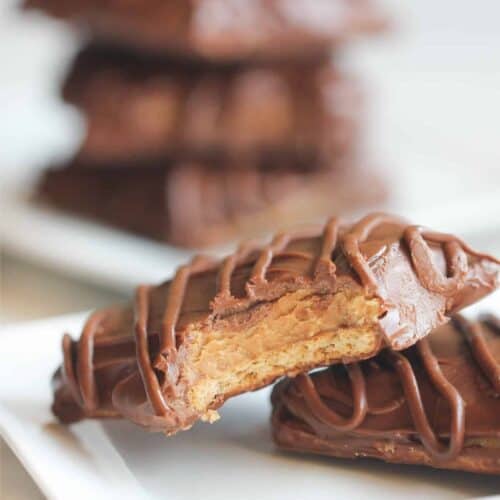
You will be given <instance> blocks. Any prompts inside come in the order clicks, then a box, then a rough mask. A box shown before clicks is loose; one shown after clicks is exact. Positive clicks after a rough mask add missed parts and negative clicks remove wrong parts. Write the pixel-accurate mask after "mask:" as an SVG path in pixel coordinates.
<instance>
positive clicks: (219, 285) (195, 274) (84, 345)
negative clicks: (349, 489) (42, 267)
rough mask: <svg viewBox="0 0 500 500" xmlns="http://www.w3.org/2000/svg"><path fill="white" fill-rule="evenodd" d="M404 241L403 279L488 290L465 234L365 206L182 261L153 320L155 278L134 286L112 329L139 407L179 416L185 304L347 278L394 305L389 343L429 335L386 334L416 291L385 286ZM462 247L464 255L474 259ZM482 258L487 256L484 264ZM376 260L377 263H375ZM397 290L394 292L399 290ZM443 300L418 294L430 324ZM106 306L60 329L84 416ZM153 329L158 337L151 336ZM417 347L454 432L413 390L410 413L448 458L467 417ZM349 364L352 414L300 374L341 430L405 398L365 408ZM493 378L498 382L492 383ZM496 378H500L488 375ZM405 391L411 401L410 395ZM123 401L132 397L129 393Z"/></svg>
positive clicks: (346, 282)
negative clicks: (127, 322) (344, 221)
mask: <svg viewBox="0 0 500 500" xmlns="http://www.w3.org/2000/svg"><path fill="white" fill-rule="evenodd" d="M405 245H406V247H405ZM430 245H432V246H433V249H432V251H434V252H435V251H439V250H440V247H441V246H442V255H443V257H444V260H445V262H446V264H445V268H444V272H443V271H442V270H441V269H440V268H438V267H437V266H436V264H435V263H434V261H433V259H432V255H431V249H430ZM390 249H392V250H390ZM403 250H408V254H409V255H408V257H409V259H410V261H411V263H412V268H407V270H406V271H405V272H407V275H405V276H406V278H405V280H406V281H405V283H407V282H411V280H414V281H415V282H416V283H419V285H418V286H419V287H421V289H422V290H423V289H427V290H429V292H432V293H438V290H439V294H440V295H439V296H437V298H433V299H432V300H439V301H441V300H442V298H441V296H446V297H447V298H453V296H454V293H453V292H456V293H458V292H460V293H462V297H461V301H460V304H461V305H463V304H464V303H465V302H467V300H464V297H463V295H466V294H467V293H468V291H467V290H466V288H465V287H466V285H467V286H468V285H470V283H471V282H472V283H473V285H474V286H473V288H474V294H475V295H473V299H476V298H477V297H478V290H479V292H480V294H485V293H487V292H488V291H490V290H492V289H493V288H495V286H496V285H497V279H498V269H497V267H496V264H498V263H499V261H498V260H496V259H494V258H493V257H489V256H485V255H482V254H479V253H477V252H473V251H472V250H471V249H470V248H469V247H467V246H466V245H465V244H464V243H463V242H461V241H460V240H458V239H456V238H454V237H452V236H449V235H441V234H438V233H431V232H428V231H422V230H421V229H420V228H419V227H417V226H407V225H406V224H405V223H404V222H403V221H402V220H401V219H399V218H396V217H393V216H390V215H386V214H372V215H369V216H367V217H365V218H364V219H361V220H360V221H359V222H358V223H357V224H355V225H353V226H341V225H340V223H339V220H338V219H337V218H332V219H330V220H329V221H328V222H327V223H326V224H325V226H324V227H322V228H319V229H318V228H312V229H310V230H303V231H298V232H286V233H280V234H278V235H277V236H276V237H275V238H274V239H273V240H272V241H271V243H270V244H269V245H267V246H264V247H263V248H259V247H258V246H257V245H255V244H254V243H248V244H244V245H242V246H240V247H239V249H238V250H237V251H236V252H235V253H234V254H232V255H230V256H229V257H226V258H225V259H224V260H222V261H221V262H214V261H213V260H211V259H209V258H206V257H197V258H195V259H193V261H192V262H191V263H189V264H187V265H185V266H182V267H180V268H179V270H178V271H177V273H176V275H175V277H174V278H173V280H172V281H171V282H170V283H167V284H165V285H163V286H164V287H165V288H161V287H158V288H161V289H162V290H164V289H165V290H166V299H161V300H164V301H165V302H164V306H163V309H161V310H160V311H159V312H160V317H162V320H161V324H160V325H159V327H158V325H156V326H155V327H154V328H152V327H151V322H152V321H156V319H155V318H157V317H158V309H156V310H153V309H152V307H153V299H152V295H153V294H155V297H157V298H158V297H163V291H162V292H161V294H160V295H158V293H159V292H158V291H157V290H158V288H157V287H150V286H141V287H139V288H138V289H137V292H136V296H135V302H134V307H133V311H134V316H135V320H134V322H135V325H134V328H133V329H131V330H132V331H133V332H134V334H133V335H132V336H131V337H130V336H128V334H127V335H118V336H117V337H116V338H115V340H114V344H113V346H114V348H116V349H118V348H119V345H121V346H122V347H121V348H124V349H126V351H127V353H129V351H130V353H132V352H133V349H131V348H132V346H135V360H134V359H133V358H132V359H129V358H127V360H126V362H127V363H128V365H127V366H130V370H132V373H131V371H130V370H128V371H127V373H126V375H127V377H128V379H130V384H131V385H130V387H132V386H133V387H134V391H135V390H136V389H138V385H137V384H138V383H139V384H142V390H143V393H144V398H145V402H146V403H149V406H150V408H149V409H148V410H145V411H147V412H148V414H151V413H152V415H150V416H152V417H158V418H159V419H160V420H162V421H163V423H164V425H165V426H166V427H168V426H170V427H175V426H177V425H178V424H179V422H178V415H177V410H175V409H174V406H173V405H172V403H173V402H174V401H176V400H177V398H178V397H181V396H180V395H179V394H178V387H177V385H178V382H179V378H180V377H181V375H182V363H183V361H182V360H181V359H179V346H180V345H182V343H183V342H184V335H183V331H184V329H185V325H186V324H189V321H190V319H187V318H191V317H192V316H189V311H191V310H192V311H195V312H196V315H197V317H202V318H207V319H208V318H212V319H217V318H222V317H225V316H229V315H231V314H233V313H234V312H237V311H246V310H249V309H250V308H251V307H252V306H254V305H256V304H258V303H260V302H264V301H272V300H275V299H278V298H279V297H280V296H282V295H284V294H285V293H287V292H293V291H296V290H299V289H302V288H303V289H308V290H312V291H313V293H318V294H327V293H335V292H336V290H337V289H338V288H345V287H351V288H352V289H355V290H356V293H359V291H363V287H364V291H365V293H366V294H368V295H370V296H374V297H377V298H379V299H380V300H381V301H382V306H383V307H382V310H383V309H384V308H385V309H387V308H393V311H395V312H396V315H395V317H396V323H395V324H394V325H392V324H390V325H387V323H382V318H381V320H380V321H381V322H380V329H381V332H384V333H387V332H388V328H390V329H391V330H390V331H389V333H388V334H387V335H386V337H385V341H386V345H388V346H390V347H393V348H396V349H401V348H405V347H408V346H409V345H411V344H413V343H414V342H415V341H416V340H418V338H421V337H423V336H424V335H426V334H427V333H428V331H429V327H426V326H425V325H426V324H424V327H421V329H420V330H417V329H415V330H413V333H412V335H410V336H408V337H406V338H405V339H404V341H403V342H401V341H399V339H398V342H396V341H395V340H394V339H393V338H392V337H391V335H390V333H391V332H398V331H399V330H401V328H402V324H404V322H405V321H407V318H401V317H400V316H398V315H399V314H400V310H401V311H403V312H404V311H405V310H407V309H408V308H409V307H411V308H413V307H414V306H413V304H414V300H415V297H414V296H411V299H410V300H411V301H412V302H411V304H410V305H407V304H406V303H405V302H402V303H401V307H399V306H398V303H397V300H396V301H395V300H394V297H393V296H392V295H390V293H389V296H390V298H391V300H390V301H388V300H386V296H387V294H388V291H387V290H388V288H387V282H386V281H384V280H386V279H387V276H388V275H389V274H390V273H394V269H391V268H390V267H386V266H388V265H387V261H388V259H390V258H391V255H395V254H396V255H397V256H398V258H397V260H396V261H395V262H396V263H397V266H396V267H395V269H397V271H396V272H397V273H399V274H401V267H400V263H402V264H404V265H407V264H406V259H407V257H406V255H405V252H404V251H403ZM390 252H392V254H391V253H390ZM466 254H469V255H470V259H469V258H468V256H467V255H466ZM392 258H394V257H392ZM483 260H485V261H486V262H484V263H483V262H482V261H483ZM375 264H377V265H378V267H377V268H376V266H375ZM492 264H493V265H492ZM381 266H382V267H381ZM488 266H489V267H488ZM384 273H385V274H384ZM447 273H449V274H450V277H448V276H447ZM469 275H470V276H469ZM192 280H193V281H192ZM477 284H479V286H477ZM412 286H413V285H412ZM360 287H361V288H360ZM422 287H423V288H422ZM198 288H200V290H202V291H201V292H200V293H202V294H205V295H206V294H207V293H210V294H213V295H212V296H209V297H206V298H203V300H206V302H196V304H195V305H193V304H194V302H193V297H192V294H193V293H198V291H197V290H198ZM421 289H420V288H419V289H418V293H421V294H422V293H424V292H422V291H421ZM207 290H210V292H207ZM398 293H399V291H398ZM426 293H427V292H426ZM203 297H205V296H203ZM396 299H398V300H399V298H398V297H396ZM466 299H467V298H466ZM426 300H427V299H426ZM439 301H438V302H434V303H423V304H424V306H425V307H426V309H425V310H423V313H425V314H430V316H429V317H431V318H432V320H431V322H430V323H428V324H430V325H431V326H434V325H435V324H436V323H438V322H439V321H440V322H442V321H443V319H444V314H445V313H446V312H447V308H446V307H445V304H443V302H439ZM161 303H162V302H161V301H160V302H159V301H158V300H156V299H155V301H154V307H156V308H157V307H158V304H161ZM202 304H208V309H209V310H208V311H206V312H204V309H203V307H207V306H205V305H202ZM160 307H161V306H160ZM200 308H201V309H200ZM429 308H430V309H429ZM154 311H156V312H154ZM413 314H414V313H413ZM109 315H110V310H103V311H99V312H96V313H94V314H93V315H92V316H91V317H90V318H89V320H88V321H87V323H86V325H85V327H84V329H83V333H82V336H81V338H80V340H79V342H78V344H77V345H75V344H73V343H72V342H71V339H70V337H69V336H68V335H65V336H64V338H63V353H64V362H63V368H64V369H63V380H64V381H65V382H66V383H67V386H68V389H69V392H70V393H71V395H72V398H73V400H74V403H76V404H77V405H78V406H79V407H80V408H81V409H82V410H83V412H84V414H86V415H89V416H90V415H94V414H95V412H96V410H98V408H99V407H100V406H101V401H99V397H98V390H97V389H98V387H97V385H96V380H95V370H96V367H95V366H94V362H93V358H94V351H95V348H96V346H95V343H96V341H95V339H96V336H97V335H98V333H99V332H100V331H101V330H103V332H104V333H106V325H105V321H106V320H107V318H108V316H109ZM186 315H187V317H186ZM433 315H434V316H436V318H434V316H433ZM180 318H182V327H179V320H180ZM385 319H386V318H384V320H385ZM155 324H156V323H155ZM438 324H439V323H438ZM410 326H413V327H415V326H416V325H410ZM426 328H427V329H426ZM127 331H128V330H127ZM153 337H154V342H151V340H152V339H153ZM99 338H101V337H99ZM475 338H477V335H476V337H475ZM129 344H131V345H130V346H129ZM473 344H474V346H475V347H474V352H475V353H476V354H475V356H476V357H477V358H480V359H481V364H482V366H484V367H485V368H484V369H485V372H486V373H487V374H488V376H489V378H490V380H498V365H494V363H492V361H491V360H489V361H488V359H489V358H488V356H487V353H486V354H485V352H483V351H484V349H483V348H482V347H481V342H480V340H475V341H474V342H473ZM98 345H99V344H98ZM123 346H128V347H123ZM379 348H380V347H379ZM419 352H420V354H421V357H422V359H423V361H424V364H425V365H426V369H427V370H428V372H429V374H430V377H431V378H432V380H433V383H434V384H435V386H436V387H438V388H439V391H440V392H442V393H443V395H445V397H446V399H447V401H448V402H449V405H450V407H451V408H452V410H453V412H454V415H455V416H456V418H455V420H454V423H453V425H452V436H453V439H452V440H451V441H452V442H451V444H450V447H449V449H448V450H445V449H443V447H442V446H441V444H440V443H439V442H438V441H437V438H435V436H434V435H433V434H432V429H430V426H429V425H428V422H427V421H426V419H425V414H424V413H422V412H421V411H420V410H419V406H418V398H417V396H415V398H413V400H412V401H414V402H415V400H416V401H417V402H416V403H415V404H413V406H412V408H414V411H415V415H417V414H418V415H417V416H416V417H415V418H416V419H418V420H419V432H421V433H422V434H423V435H424V434H425V437H424V439H425V440H426V443H427V444H426V446H428V447H429V452H430V453H432V454H433V455H435V456H441V455H442V456H445V457H446V456H448V455H450V454H453V453H455V452H456V449H457V447H459V444H460V429H461V425H462V424H463V423H461V418H459V417H460V415H458V413H459V410H460V402H459V400H458V399H457V398H456V397H455V396H456V395H454V394H453V391H452V390H451V389H450V387H448V386H447V385H446V383H445V382H446V381H445V380H444V379H443V378H442V377H441V376H440V372H439V366H438V365H437V364H436V362H435V360H434V358H433V357H432V353H431V352H430V351H429V350H428V349H427V348H426V347H425V343H424V344H421V347H419ZM127 355H129V354H127ZM391 356H392V357H391V359H392V361H393V362H394V363H395V365H398V366H401V368H400V370H401V378H402V383H403V387H404V388H406V389H405V391H408V393H409V394H410V393H411V390H412V389H411V383H412V381H411V380H410V379H407V378H404V377H406V375H405V374H406V371H405V370H406V368H405V367H404V361H401V358H400V357H398V356H401V355H397V354H396V353H393V354H392V355H391ZM75 362H76V371H75V366H74V364H75ZM110 362H111V363H115V362H116V363H125V360H123V359H122V358H120V359H118V358H116V360H112V361H110ZM134 365H135V368H134ZM134 370H135V371H134ZM348 373H349V377H350V380H351V383H352V392H353V394H354V402H353V403H352V415H351V417H349V418H344V417H342V416H341V415H338V414H336V413H331V411H327V410H328V409H327V408H325V407H323V406H322V405H321V404H320V403H321V401H320V400H318V398H317V396H316V395H315V394H314V392H313V388H312V387H311V382H310V380H309V379H308V378H307V376H301V377H299V383H300V384H301V387H302V388H303V389H304V391H303V392H304V393H305V394H308V396H307V397H308V400H309V401H310V402H311V405H312V406H314V407H315V408H316V413H317V415H318V418H320V419H321V418H324V419H326V422H327V423H328V424H329V425H331V426H332V427H334V428H336V429H338V430H342V429H343V430H345V429H354V428H356V427H357V426H359V424H360V422H362V421H363V420H364V418H365V417H366V415H369V414H382V413H384V412H389V411H393V410H394V409H397V408H399V407H400V405H401V404H402V399H401V398H398V399H396V400H394V401H392V402H391V403H390V404H388V405H383V406H382V407H380V408H375V407H374V408H370V407H369V405H368V404H367V400H366V393H365V389H364V380H363V377H362V373H361V372H360V371H359V369H358V368H356V367H355V365H353V367H351V368H349V369H348ZM495 377H496V378H495ZM113 380H114V382H113V383H114V384H116V385H117V386H118V385H119V386H120V391H121V394H122V395H123V394H124V393H126V391H127V390H128V389H127V386H126V384H125V383H124V382H125V380H123V379H122V380H115V379H114V378H113ZM495 383H496V384H498V382H495ZM492 384H493V385H494V386H495V387H498V385H495V384H494V383H493V382H492ZM113 391H114V388H113V387H111V388H109V393H110V394H111V393H113ZM114 392H116V391H114ZM414 392H415V391H414ZM417 392H418V391H417ZM106 394H107V393H106ZM405 395H406V392H405ZM136 399H137V398H136ZM406 399H407V400H408V396H407V395H406ZM134 401H136V400H134ZM115 403H116V404H115ZM118 403H119V398H118V399H116V401H115V396H113V405H114V406H115V407H117V405H118ZM124 404H125V405H128V404H132V403H131V402H130V401H127V402H125V403H124ZM134 404H135V403H134ZM122 406H123V405H122ZM119 413H121V414H124V411H122V410H119ZM462 413H463V410H462ZM140 418H142V417H140ZM136 420H137V419H136ZM179 425H180V424H179ZM462 427H463V425H462ZM433 436H434V437H433ZM462 438H463V436H462Z"/></svg>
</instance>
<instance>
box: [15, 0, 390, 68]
mask: <svg viewBox="0 0 500 500" xmlns="http://www.w3.org/2000/svg"><path fill="white" fill-rule="evenodd" d="M24 5H25V7H27V8H37V9H42V10H44V11H45V12H47V13H50V14H51V15H53V16H56V17H60V18H63V19H68V20H71V21H72V22H74V23H75V24H76V25H77V26H80V27H84V28H87V29H88V30H89V31H90V32H91V34H92V35H93V36H94V37H97V38H102V39H106V40H114V41H116V42H119V43H121V44H124V45H129V46H134V47H141V48H142V49H147V50H149V51H156V52H161V53H170V54H171V53H175V54H178V55H182V56H184V57H187V56H189V57H197V58H207V59H212V60H219V61H220V60H240V59H256V58H257V59H267V60H269V59H297V58H300V59H310V58H311V57H314V56H315V55H318V54H324V53H325V52H326V51H328V50H329V49H330V47H331V46H332V45H337V44H338V43H340V42H342V41H344V40H345V39H347V38H352V37H353V36H355V35H358V34H360V33H366V32H372V31H378V30H380V29H381V28H382V27H384V25H385V19H383V17H382V15H381V14H380V12H379V11H378V9H377V8H376V7H375V6H374V5H373V3H372V2H371V1H370V0H323V1H321V2H320V1H319V0H315V2H313V3H311V2H310V1H309V0H278V1H276V0H169V1H158V0H146V1H142V0H126V1H124V0H121V1H116V0H114V1H112V2H110V1H102V0H70V1H67V0H43V1H41V0H26V1H25V3H24Z"/></svg>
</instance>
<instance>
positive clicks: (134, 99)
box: [63, 44, 361, 165]
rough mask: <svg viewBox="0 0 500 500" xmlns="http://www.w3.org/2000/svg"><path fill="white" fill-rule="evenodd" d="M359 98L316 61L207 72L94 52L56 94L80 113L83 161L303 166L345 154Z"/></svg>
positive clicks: (104, 49)
mask: <svg viewBox="0 0 500 500" xmlns="http://www.w3.org/2000/svg"><path fill="white" fill-rule="evenodd" d="M304 74H307V78H304ZM360 94H361V92H360V90H359V87H358V85H357V84H356V82H355V81H353V80H352V79H350V78H348V77H344V76H342V75H341V74H340V73H339V72H338V71H337V70H336V69H335V68H334V67H333V66H332V65H331V64H330V63H328V62H326V63H324V61H323V63H317V62H312V63H308V64H304V65H301V66H296V65H281V66H278V67H275V66H272V67H271V66H262V65H261V66H250V67H249V66H241V65H231V66H225V67H214V66H211V65H202V64H198V65H193V64H186V63H185V62H182V61H179V60H171V59H170V60H168V59H164V58H158V57H149V58H148V57H144V56H143V57H140V56H138V55H137V54H134V53H128V52H126V51H124V50H121V49H116V48H112V47H110V46H103V45H98V44H91V45H89V46H87V47H86V48H85V49H83V51H82V52H81V53H80V54H79V55H78V57H77V58H76V61H75V63H74V65H73V68H72V70H71V71H70V73H69V75H68V78H67V80H66V83H65V86H64V89H63V96H64V98H65V99H66V101H68V102H70V103H72V104H76V105H77V106H78V107H79V108H80V109H81V110H82V111H83V113H84V117H85V120H86V123H87V132H86V136H85V139H84V142H83V145H82V147H81V150H80V154H79V156H80V157H81V158H82V159H85V160H87V161H92V160H95V161H123V160H125V159H130V158H136V159H140V158H144V157H146V158H151V157H158V156H170V157H172V156H173V157H175V158H179V157H181V158H184V159H193V158H195V159H196V158H202V159H204V158H207V157H213V156H214V155H215V154H221V153H223V154H225V155H229V156H232V157H241V156H242V155H251V156H261V155H266V154H268V155H273V157H276V156H279V155H282V156H285V157H286V158H293V157H295V156H300V157H302V159H303V162H304V164H308V165H315V164H316V163H317V162H318V161H320V159H323V160H325V159H327V158H330V157H335V155H339V154H342V153H343V152H345V151H346V150H347V151H349V150H351V149H352V148H353V147H354V145H355V144H356V142H357V136H358V134H359V128H360V124H359V122H360V118H361V117H360V115H361V96H360Z"/></svg>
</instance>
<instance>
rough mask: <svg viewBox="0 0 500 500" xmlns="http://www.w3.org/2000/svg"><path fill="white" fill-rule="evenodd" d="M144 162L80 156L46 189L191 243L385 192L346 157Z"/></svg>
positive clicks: (367, 201) (368, 200)
mask: <svg viewBox="0 0 500 500" xmlns="http://www.w3.org/2000/svg"><path fill="white" fill-rule="evenodd" d="M140 165H141V166H140V167H135V166H128V164H127V165H122V166H121V164H117V165H116V166H109V165H103V166H96V165H95V164H94V165H92V166H88V165H87V164H82V163H81V162H78V161H75V162H73V163H71V164H70V165H68V166H67V167H65V168H54V169H50V170H48V171H47V172H46V173H45V174H44V177H43V178H42V180H41V183H40V185H39V193H40V196H41V197H42V198H43V199H44V200H46V201H48V202H49V203H50V204H52V205H54V206H56V207H58V208H60V209H63V210H66V211H70V212H73V213H76V214H80V215H84V216H86V217H91V218H94V219H96V220H99V221H101V222H105V223H107V224H110V225H112V226H116V227H119V228H121V229H125V230H127V231H132V232H134V233H137V234H140V235H144V236H147V237H150V238H154V239H157V240H161V241H168V242H169V243H173V244H176V245H180V246H190V247H193V246H194V247H197V246H198V247H199V246H207V245H212V244H216V243H220V242H224V241H228V240H231V239H234V238H241V237H242V236H254V235H257V234H260V233H262V231H266V230H272V229H273V228H274V227H275V226H276V225H277V224H279V225H280V227H288V226H290V225H292V224H297V223H301V222H306V223H307V222H311V221H315V220H317V218H318V217H323V214H325V213H329V212H331V211H338V212H340V213H346V212H347V213H348V212H349V211H351V210H354V209H359V208H361V207H366V206H371V205H373V204H375V203H376V202H378V201H380V199H382V198H383V197H384V195H385V193H384V191H383V187H382V186H381V182H380V180H379V179H378V178H377V176H376V175H375V174H373V173H370V172H369V171H367V170H362V169H358V168H356V167H355V166H353V167H351V168H348V166H347V165H345V166H344V164H343V163H342V162H339V163H337V164H336V165H335V167H332V169H320V170H317V171H310V170H308V169H303V168H302V167H301V165H297V164H296V163H294V162H292V161H290V162H285V163H283V162H282V163H281V164H278V163H277V162H272V161H271V160H270V159H268V160H267V161H265V162H256V161H248V162H243V161H241V162H239V163H234V162H226V161H221V162H217V161H215V162H203V163H201V162H196V163H184V162H178V163H173V162H171V161H168V160H164V161H148V162H144V163H141V164H140Z"/></svg>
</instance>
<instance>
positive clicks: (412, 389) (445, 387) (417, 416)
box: [388, 339, 465, 461]
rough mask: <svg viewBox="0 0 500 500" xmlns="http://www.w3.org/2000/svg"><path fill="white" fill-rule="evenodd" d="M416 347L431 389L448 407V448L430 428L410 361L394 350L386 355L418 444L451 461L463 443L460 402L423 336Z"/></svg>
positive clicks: (458, 396)
mask: <svg viewBox="0 0 500 500" xmlns="http://www.w3.org/2000/svg"><path fill="white" fill-rule="evenodd" d="M416 347H417V351H418V353H419V355H420V358H421V360H422V364H423V365H424V367H425V370H426V373H427V375H428V376H429V378H430V379H431V381H432V383H433V385H434V387H435V389H436V390H437V391H438V392H439V393H440V394H441V395H442V396H443V397H444V399H446V401H447V402H448V405H449V407H450V410H451V422H450V440H449V445H448V447H444V446H443V445H442V443H440V442H439V440H438V438H437V437H436V435H435V434H434V431H433V430H432V427H431V425H430V423H429V420H428V418H427V415H426V413H425V408H424V403H423V401H422V397H421V395H420V390H419V386H418V382H417V379H416V377H415V373H414V372H413V368H412V366H411V364H410V362H409V361H408V359H406V358H405V356H403V354H401V353H397V352H395V351H390V352H389V353H388V356H389V359H391V361H392V363H393V366H394V368H395V369H396V371H397V372H398V375H399V377H400V380H401V385H402V386H403V392H404V395H405V398H406V402H407V404H408V406H409V409H410V413H411V416H412V419H413V423H414V424H415V428H416V430H417V432H418V434H419V437H420V440H421V441H422V444H423V445H424V447H425V448H426V450H427V452H428V453H429V455H430V456H431V457H432V458H433V459H435V460H441V461H446V460H452V459H453V458H455V457H456V456H457V455H458V454H459V453H460V450H461V449H462V446H463V442H464V431H465V412H464V402H463V399H462V397H461V396H460V394H459V393H458V391H457V390H456V389H455V387H453V386H452V385H451V384H450V383H449V382H448V381H447V380H446V378H445V377H444V375H443V374H442V372H441V369H440V368H439V363H438V362H437V360H436V358H435V357H434V355H433V354H432V351H431V349H430V347H429V344H428V342H427V339H423V340H421V341H420V342H419V343H418V344H417V345H416Z"/></svg>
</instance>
